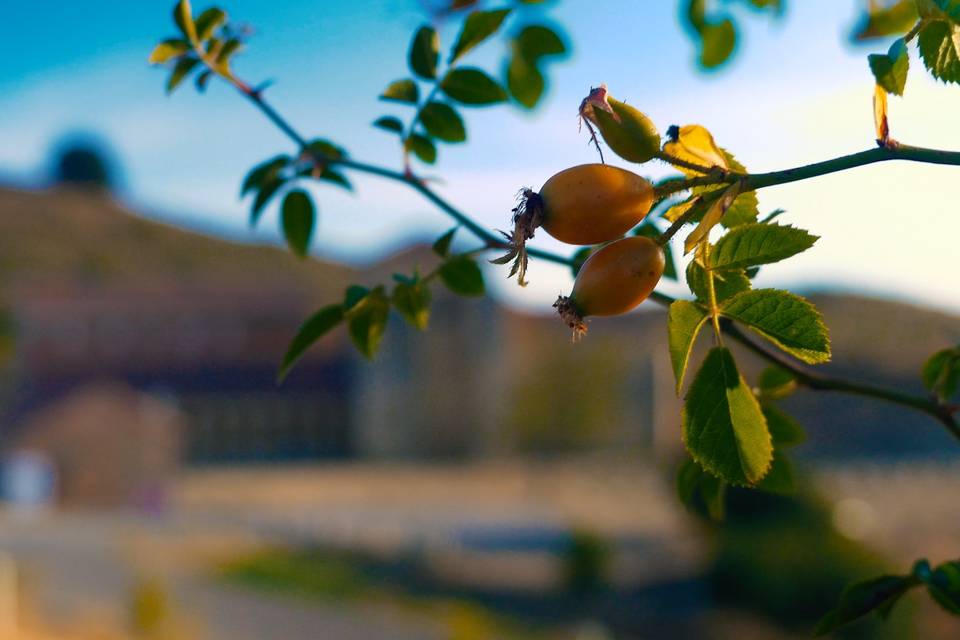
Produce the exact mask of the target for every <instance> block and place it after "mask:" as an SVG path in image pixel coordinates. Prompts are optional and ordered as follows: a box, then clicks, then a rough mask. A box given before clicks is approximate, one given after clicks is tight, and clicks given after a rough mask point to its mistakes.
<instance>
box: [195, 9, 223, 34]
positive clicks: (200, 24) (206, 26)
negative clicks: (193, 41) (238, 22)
mask: <svg viewBox="0 0 960 640" xmlns="http://www.w3.org/2000/svg"><path fill="white" fill-rule="evenodd" d="M226 20H227V14H226V13H224V12H223V9H220V8H218V7H210V8H209V9H207V10H206V11H204V12H203V13H201V14H200V15H199V16H197V19H196V21H195V22H194V24H195V27H196V30H197V39H198V40H200V41H203V40H206V39H207V38H209V37H210V36H212V35H213V32H214V31H215V30H216V29H217V27H219V26H220V25H221V24H223V23H224V22H226Z"/></svg>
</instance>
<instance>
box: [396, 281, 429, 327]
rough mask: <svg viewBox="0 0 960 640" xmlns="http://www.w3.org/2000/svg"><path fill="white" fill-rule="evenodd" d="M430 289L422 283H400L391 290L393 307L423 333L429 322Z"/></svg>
mask: <svg viewBox="0 0 960 640" xmlns="http://www.w3.org/2000/svg"><path fill="white" fill-rule="evenodd" d="M430 297H431V296H430V287H428V286H427V285H425V284H423V283H422V282H415V283H407V282H401V283H399V284H398V285H397V286H396V287H394V289H393V306H394V307H396V309H397V311H399V312H400V314H401V315H402V316H403V317H404V318H405V319H406V320H407V322H409V323H410V324H412V325H413V326H415V327H416V328H417V329H420V330H421V331H423V330H424V329H426V328H427V324H428V323H429V322H430Z"/></svg>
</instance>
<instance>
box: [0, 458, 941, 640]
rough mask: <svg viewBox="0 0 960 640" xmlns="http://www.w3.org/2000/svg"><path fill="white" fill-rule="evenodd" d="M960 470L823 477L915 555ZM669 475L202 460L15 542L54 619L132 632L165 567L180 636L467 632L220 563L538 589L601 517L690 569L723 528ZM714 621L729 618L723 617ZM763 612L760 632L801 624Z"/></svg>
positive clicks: (668, 568) (936, 526)
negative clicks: (316, 563) (357, 554)
mask: <svg viewBox="0 0 960 640" xmlns="http://www.w3.org/2000/svg"><path fill="white" fill-rule="evenodd" d="M957 471H958V469H957V467H956V466H955V465H953V466H930V465H926V466H923V467H922V468H918V467H911V468H908V467H905V466H899V467H886V468H880V467H845V468H842V469H840V468H835V469H829V470H824V471H821V472H819V473H818V474H817V476H816V477H817V480H816V483H817V484H818V485H819V486H820V487H822V489H823V490H824V494H825V495H826V496H828V499H829V501H830V503H831V504H832V505H833V509H834V511H833V513H834V519H835V522H836V523H837V526H838V527H839V528H840V529H841V531H846V532H847V533H848V534H849V535H851V536H854V537H859V538H861V539H863V540H864V541H866V542H868V543H869V544H871V545H873V546H875V547H878V548H880V549H881V550H883V551H884V552H886V553H887V554H888V555H889V556H890V557H891V559H892V561H893V563H894V565H895V566H896V565H899V566H901V567H903V568H907V567H908V566H909V564H910V563H911V562H912V561H913V560H914V559H915V558H916V557H917V556H918V555H919V554H922V555H927V556H928V557H930V558H931V560H934V561H936V560H941V559H945V558H947V557H949V554H950V553H951V544H952V543H954V542H955V541H956V539H957V538H958V535H960V505H958V504H957V503H956V501H955V500H952V499H951V498H950V496H955V495H956V491H957V490H958V489H960V474H958V473H957ZM663 478H664V474H661V473H660V472H658V471H656V470H652V469H650V468H649V467H644V466H642V465H640V464H637V463H636V462H634V463H632V464H630V463H629V462H628V461H619V462H618V461H610V460H581V461H577V462H554V463H547V462H543V463H539V464H529V463H520V462H488V463H483V464H479V463H478V464H467V465H456V466H453V465H434V466H399V465H376V464H362V465H340V466H329V467H302V468H294V469H289V468H287V469H278V468H274V469H271V468H261V469H222V470H207V471H196V472H191V473H187V474H185V475H184V476H183V477H182V478H181V479H180V481H179V482H178V484H177V487H176V490H175V494H174V498H173V501H172V504H171V507H170V509H169V510H168V511H167V512H166V513H163V514H160V515H153V516H144V515H137V514H132V513H126V514H121V513H116V512H102V513H94V512H73V513H70V512H59V513H46V514H43V513H36V514H32V515H30V516H25V515H24V514H15V513H5V514H3V517H2V519H0V550H2V551H3V552H5V553H7V554H9V555H10V556H11V557H12V558H13V559H14V560H15V562H16V564H17V566H18V569H19V573H20V584H21V585H22V587H21V594H22V596H23V597H22V604H23V603H28V605H29V606H28V607H27V608H28V609H29V611H27V612H26V613H24V619H25V620H28V621H29V620H33V621H34V623H33V624H34V626H36V625H37V624H39V623H38V622H37V621H40V620H42V622H43V625H44V627H45V628H46V629H48V630H49V629H53V630H61V632H63V630H66V632H70V633H72V632H75V631H76V630H77V629H81V628H84V629H86V628H99V629H113V630H115V631H114V632H115V633H117V635H109V634H107V635H100V636H96V637H117V638H123V637H126V636H123V635H119V634H120V633H122V632H123V630H125V629H128V628H129V627H130V620H131V611H133V610H135V606H136V605H134V604H132V603H133V602H134V594H135V593H136V590H137V589H138V588H139V587H138V585H142V583H143V581H144V580H148V581H155V582H156V583H157V584H159V585H162V589H163V590H164V593H165V596H164V597H169V600H170V603H171V604H170V610H171V611H172V612H174V613H172V614H170V615H171V617H172V618H174V619H176V621H177V628H178V629H180V630H181V631H182V632H183V634H182V635H176V636H169V637H177V638H191V639H192V638H207V639H212V640H218V639H221V638H223V639H227V638H229V639H231V640H234V639H236V640H245V639H246V638H250V639H254V638H257V639H259V638H280V637H282V638H287V639H290V640H297V639H299V638H343V639H345V640H350V639H352V638H357V639H360V638H384V639H392V638H397V639H406V638H411V639H412V638H450V637H454V636H452V635H450V631H449V628H448V626H447V623H446V622H445V619H442V620H437V619H434V618H431V617H430V616H426V615H424V614H423V612H422V611H419V612H418V611H416V610H410V609H408V608H404V607H397V606H393V605H389V604H384V603H382V602H381V603H377V602H375V601H368V600H364V599H360V600H356V599H350V600H330V601H325V600H323V599H319V600H318V599H306V598H300V597H289V596H284V595H282V594H280V593H269V592H263V591H251V590H249V589H246V588H244V587H241V586H236V585H234V584H228V583H227V582H225V581H223V580H221V579H219V578H218V577H217V575H216V567H218V566H220V565H222V563H224V562H226V561H229V560H230V559H232V558H235V557H238V556H240V555H243V554H245V553H249V552H251V551H253V550H255V549H258V548H262V547H264V546H274V545H291V546H303V545H305V544H310V545H313V544H320V545H322V546H323V547H326V548H341V549H344V548H346V547H348V546H349V547H351V548H352V549H353V550H363V551H365V552H368V553H370V554H373V555H378V554H379V555H380V556H382V557H396V556H397V555H398V554H403V553H405V552H409V551H410V550H412V549H416V550H417V551H418V553H420V554H422V556H423V557H424V558H426V559H427V561H428V565H429V567H430V568H431V571H433V572H435V574H436V577H437V579H438V580H441V581H443V582H444V583H447V584H452V585H457V584H460V585H465V584H469V585H473V586H476V585H481V586H484V587H486V588H497V589H501V590H506V591H508V592H513V593H515V594H517V595H522V594H523V593H525V592H527V593H529V592H532V591H543V590H549V589H550V588H552V585H554V584H555V583H556V580H557V579H558V575H557V571H558V567H557V566H556V562H554V561H552V560H551V559H552V558H555V555H554V554H551V545H552V544H553V543H552V542H551V540H553V539H554V538H553V536H555V534H556V532H557V531H560V530H566V529H568V528H569V527H571V526H576V525H577V524H578V523H591V527H592V530H593V531H596V532H598V534H600V535H602V536H603V537H604V538H605V539H608V540H611V541H614V543H613V547H614V549H615V554H616V557H617V561H616V562H613V563H612V566H614V567H616V571H615V572H614V574H613V576H611V577H612V579H613V581H618V580H619V581H622V582H630V583H637V582H639V583H643V582H644V581H646V582H648V583H663V582H665V581H667V582H669V581H678V580H680V581H682V580H683V579H684V578H689V577H691V576H694V575H696V574H697V573H698V572H700V571H702V568H703V563H704V554H705V552H706V546H705V541H704V539H703V538H702V536H700V535H698V532H697V530H696V528H695V527H694V523H693V520H692V519H690V518H688V517H686V516H685V515H684V514H683V513H682V512H681V511H680V508H679V507H678V506H676V500H675V498H674V497H673V495H672V487H671V486H670V485H669V482H667V481H665V480H664V479H663ZM941 554H942V555H941ZM707 615H709V612H707ZM744 625H746V626H744ZM755 625H756V622H755V621H752V620H749V619H747V620H746V621H744V622H743V624H736V625H733V626H734V630H737V629H739V630H742V629H744V628H754V626H755ZM714 628H715V629H717V630H718V631H717V633H718V634H720V633H721V632H720V631H719V630H721V629H723V625H714ZM759 628H760V629H761V631H755V632H752V633H751V634H750V635H749V636H744V637H757V638H763V637H783V636H781V635H776V634H770V633H769V630H768V629H766V628H765V626H764V625H762V624H760V625H759ZM184 630H186V631H184ZM734 632H735V631H734ZM104 633H107V632H104ZM188 634H189V635H188ZM53 637H63V638H72V637H73V636H70V635H60V636H53ZM144 637H146V636H144ZM151 637H157V636H151ZM571 637H573V636H571ZM656 637H659V636H656ZM716 637H728V636H725V635H717V636H716ZM729 637H736V636H729ZM929 637H935V636H929ZM943 637H949V636H943Z"/></svg>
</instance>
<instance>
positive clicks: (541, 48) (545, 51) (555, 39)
mask: <svg viewBox="0 0 960 640" xmlns="http://www.w3.org/2000/svg"><path fill="white" fill-rule="evenodd" d="M513 42H514V47H515V48H516V51H517V53H519V54H520V55H521V56H522V57H523V58H525V59H526V60H528V61H530V62H532V63H536V62H537V61H538V60H540V58H542V57H545V56H559V55H563V54H565V53H566V52H567V45H566V44H564V42H563V40H562V39H561V38H560V36H559V35H557V32H556V31H554V30H553V29H551V28H550V27H547V26H544V25H540V24H532V25H528V26H526V27H524V28H523V29H522V30H521V31H520V33H518V34H517V37H516V38H514V40H513Z"/></svg>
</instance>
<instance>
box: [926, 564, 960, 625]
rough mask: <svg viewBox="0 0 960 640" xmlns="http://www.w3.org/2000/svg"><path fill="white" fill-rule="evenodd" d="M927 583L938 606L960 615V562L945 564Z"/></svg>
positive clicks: (937, 569) (938, 568)
mask: <svg viewBox="0 0 960 640" xmlns="http://www.w3.org/2000/svg"><path fill="white" fill-rule="evenodd" d="M926 583H927V591H928V592H929V593H930V596H931V597H932V598H933V599H934V600H936V602H937V604H939V605H940V606H941V607H943V608H944V609H945V610H946V611H947V612H949V613H952V614H953V615H955V616H957V615H960V562H944V563H943V564H941V565H940V566H939V567H937V568H936V569H935V570H934V571H933V574H932V575H931V576H930V579H929V580H927V581H926Z"/></svg>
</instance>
